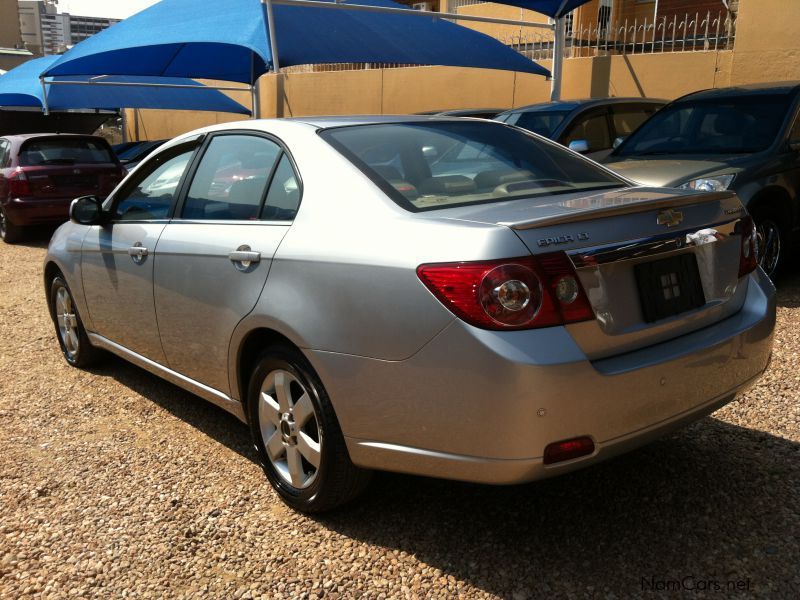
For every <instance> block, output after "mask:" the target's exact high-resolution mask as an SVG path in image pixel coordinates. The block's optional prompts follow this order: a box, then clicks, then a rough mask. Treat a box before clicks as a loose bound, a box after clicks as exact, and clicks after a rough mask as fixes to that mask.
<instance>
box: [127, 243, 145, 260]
mask: <svg viewBox="0 0 800 600" xmlns="http://www.w3.org/2000/svg"><path fill="white" fill-rule="evenodd" d="M147 254H148V250H147V248H145V247H144V246H142V243H141V242H136V243H135V244H134V245H133V246H131V247H130V248H128V256H130V257H131V258H132V259H133V262H135V263H136V264H137V265H138V264H141V263H142V262H144V259H145V257H147Z"/></svg>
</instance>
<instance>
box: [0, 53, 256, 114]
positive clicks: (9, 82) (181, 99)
mask: <svg viewBox="0 0 800 600" xmlns="http://www.w3.org/2000/svg"><path fill="white" fill-rule="evenodd" d="M60 58H61V57H60V56H45V57H44V58H37V59H34V60H30V61H28V62H26V63H23V64H22V65H20V66H19V67H17V68H15V69H12V70H11V71H9V72H8V73H6V74H5V75H3V76H2V77H0V106H2V107H17V108H21V107H35V108H42V107H43V105H44V94H43V91H42V86H41V83H40V81H39V74H40V73H42V72H43V71H45V70H46V69H47V68H49V67H50V66H51V65H52V64H53V63H55V62H56V61H57V60H58V59H60ZM53 81H59V82H63V81H70V82H86V81H90V80H89V79H88V78H87V77H77V76H71V77H57V78H47V79H46V80H45V83H46V84H48V82H50V84H48V85H47V88H48V92H47V100H48V105H49V109H50V110H55V111H58V110H72V109H99V110H117V109H120V108H164V109H173V110H174V109H177V110H201V111H215V112H230V113H238V114H243V115H249V114H250V111H249V110H248V109H247V108H245V107H244V106H242V105H241V104H239V103H237V102H234V101H233V100H231V99H230V98H229V97H228V96H226V95H225V94H223V93H222V92H219V91H217V90H215V89H212V88H207V87H200V88H197V87H195V88H164V87H152V84H154V83H155V84H167V85H190V86H202V84H200V83H198V82H197V81H194V80H192V79H186V78H167V79H164V78H154V77H141V76H112V77H103V78H101V79H96V80H93V81H95V82H97V83H99V82H102V83H103V84H108V83H124V84H136V85H125V86H116V85H52V82H53Z"/></svg>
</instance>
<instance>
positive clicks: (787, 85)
mask: <svg viewBox="0 0 800 600" xmlns="http://www.w3.org/2000/svg"><path fill="white" fill-rule="evenodd" d="M798 92H800V81H779V82H773V83H753V84H750V85H737V86H733V87H726V88H717V89H710V90H701V91H699V92H694V93H691V94H687V95H686V96H683V97H681V98H678V99H677V100H675V102H680V101H683V100H688V99H692V100H697V99H703V100H705V99H716V98H734V97H737V96H760V95H764V96H766V95H775V94H779V95H780V94H784V95H792V94H796V93H798Z"/></svg>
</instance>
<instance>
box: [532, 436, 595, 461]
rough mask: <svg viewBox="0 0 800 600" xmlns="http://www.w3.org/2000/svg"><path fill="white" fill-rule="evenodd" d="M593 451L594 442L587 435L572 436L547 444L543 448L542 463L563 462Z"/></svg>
mask: <svg viewBox="0 0 800 600" xmlns="http://www.w3.org/2000/svg"><path fill="white" fill-rule="evenodd" d="M593 452H594V442H593V441H592V438H590V437H588V436H582V437H577V438H572V439H571V440H564V441H563V442H555V443H553V444H549V445H548V446H547V448H545V449H544V464H546V465H552V464H553V463H559V462H564V461H565V460H572V459H574V458H580V457H581V456H588V455H589V454H592V453H593Z"/></svg>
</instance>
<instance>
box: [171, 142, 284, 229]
mask: <svg viewBox="0 0 800 600" xmlns="http://www.w3.org/2000/svg"><path fill="white" fill-rule="evenodd" d="M281 152H282V151H281V147H280V146H279V145H278V144H276V143H275V142H273V141H272V140H269V139H266V138H263V137H259V136H253V135H219V136H216V137H214V138H212V140H211V142H210V143H209V145H208V148H207V149H206V151H205V153H204V154H203V158H202V159H201V160H200V166H199V167H198V168H197V171H196V173H195V175H194V178H193V179H192V185H191V187H190V188H189V194H188V195H187V197H186V201H185V203H184V206H183V211H182V213H181V217H182V218H184V219H195V220H196V219H199V220H223V221H241V220H246V221H247V220H256V219H258V218H259V215H260V212H261V206H262V204H263V202H264V196H265V193H266V190H267V186H268V185H269V182H270V179H271V177H272V175H273V171H274V167H275V165H276V162H277V161H278V159H279V157H280V155H281Z"/></svg>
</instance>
